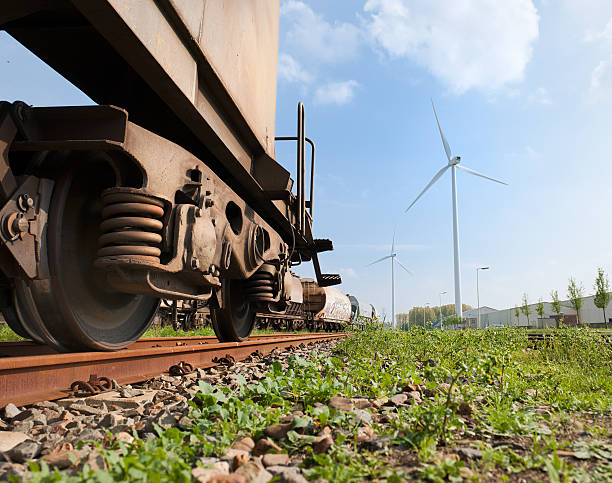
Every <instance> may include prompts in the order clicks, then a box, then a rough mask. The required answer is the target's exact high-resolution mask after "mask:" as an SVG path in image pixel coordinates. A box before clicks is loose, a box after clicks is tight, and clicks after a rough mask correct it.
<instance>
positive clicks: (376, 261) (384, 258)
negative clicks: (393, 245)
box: [366, 255, 391, 267]
mask: <svg viewBox="0 0 612 483" xmlns="http://www.w3.org/2000/svg"><path fill="white" fill-rule="evenodd" d="M387 258H391V255H387V256H386V257H382V258H379V259H378V260H374V261H373V262H372V263H368V264H367V265H366V267H369V266H370V265H374V264H375V263H378V262H382V261H383V260H386V259H387Z"/></svg>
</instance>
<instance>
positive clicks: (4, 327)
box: [0, 323, 25, 342]
mask: <svg viewBox="0 0 612 483" xmlns="http://www.w3.org/2000/svg"><path fill="white" fill-rule="evenodd" d="M13 340H25V339H24V338H23V337H21V336H19V335H17V334H16V333H15V332H13V331H12V330H11V328H10V327H9V326H8V324H6V323H4V324H0V341H7V342H8V341H13Z"/></svg>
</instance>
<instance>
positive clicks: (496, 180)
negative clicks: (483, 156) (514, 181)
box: [457, 164, 508, 186]
mask: <svg viewBox="0 0 612 483" xmlns="http://www.w3.org/2000/svg"><path fill="white" fill-rule="evenodd" d="M457 168H459V169H461V170H463V171H465V172H466V173H470V174H473V175H474V176H480V177H481V178H484V179H488V180H489V181H495V182H496V183H499V184H505V185H506V186H508V183H504V182H503V181H500V180H498V179H495V178H489V177H488V176H485V175H484V174H482V173H479V172H478V171H474V170H473V169H470V168H466V167H465V166H461V165H459V164H458V165H457Z"/></svg>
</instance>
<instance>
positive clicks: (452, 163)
mask: <svg viewBox="0 0 612 483" xmlns="http://www.w3.org/2000/svg"><path fill="white" fill-rule="evenodd" d="M431 106H432V107H433V111H434V115H435V116H436V122H437V123H438V129H439V130H440V137H441V138H442V144H443V145H444V152H445V153H446V158H447V159H448V164H447V165H446V166H444V167H443V168H442V169H441V170H440V171H438V172H437V173H436V175H435V176H434V177H433V178H432V180H431V181H430V182H429V184H428V185H427V186H425V189H424V190H423V191H421V193H420V194H419V196H417V197H416V199H415V200H414V201H413V202H412V203H410V206H409V207H408V208H406V211H408V210H409V209H410V208H412V207H413V206H414V204H415V203H416V202H417V201H418V200H419V198H420V197H421V196H423V195H424V194H425V192H426V191H427V190H428V189H429V188H431V186H432V185H433V184H434V183H435V182H436V181H438V180H439V179H440V178H441V177H442V175H443V174H444V173H445V171H446V170H447V169H448V168H451V175H452V197H453V249H454V261H455V311H456V313H457V317H459V318H463V310H462V305H461V274H460V272H459V269H460V267H459V221H458V219H457V181H456V171H457V169H460V170H462V171H465V172H466V173H469V174H473V175H474V176H480V177H481V178H484V179H488V180H489V181H494V182H496V183H500V184H504V185H507V184H508V183H504V182H503V181H499V180H498V179H495V178H490V177H489V176H485V175H484V174H481V173H478V172H476V171H474V170H472V169H469V168H466V167H465V166H460V165H459V163H460V162H461V157H460V156H452V154H451V149H450V146H449V145H448V141H447V140H446V137H445V136H444V132H442V126H441V125H440V119H438V113H437V112H436V106H435V105H434V102H433V99H432V100H431Z"/></svg>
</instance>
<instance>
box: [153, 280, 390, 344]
mask: <svg viewBox="0 0 612 483" xmlns="http://www.w3.org/2000/svg"><path fill="white" fill-rule="evenodd" d="M292 275H293V274H292ZM292 281H293V282H294V283H295V284H296V286H295V287H294V291H293V292H292V293H291V302H290V303H289V305H288V307H287V308H286V309H285V310H284V311H282V312H276V311H270V310H264V311H261V312H258V313H256V326H257V328H260V329H273V330H309V331H327V332H329V331H344V330H347V329H353V328H360V329H363V328H364V327H365V326H366V325H368V324H372V323H374V322H376V320H377V317H378V316H377V313H376V309H375V308H374V306H373V305H372V304H369V303H364V302H363V300H360V299H358V298H357V297H355V296H354V295H349V294H344V293H342V292H341V291H340V290H338V289H336V288H334V287H320V286H319V285H318V284H317V282H316V281H315V280H313V279H298V278H297V277H295V276H294V277H293V278H292ZM298 281H299V282H300V285H301V287H300V286H299V285H297V282H298ZM209 321H210V309H209V307H208V306H207V305H206V304H202V303H201V302H199V301H197V300H162V301H161V304H160V307H159V309H158V311H157V316H156V323H157V324H158V325H162V326H164V325H171V326H173V327H174V328H175V330H184V331H189V330H193V329H194V328H198V327H204V326H206V325H211V324H210V322H209Z"/></svg>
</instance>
